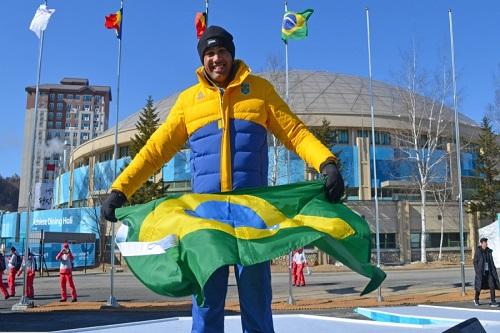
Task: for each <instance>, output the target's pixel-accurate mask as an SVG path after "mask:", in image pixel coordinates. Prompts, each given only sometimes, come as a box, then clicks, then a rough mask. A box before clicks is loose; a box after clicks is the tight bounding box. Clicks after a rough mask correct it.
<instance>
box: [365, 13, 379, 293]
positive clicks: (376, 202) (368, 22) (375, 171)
mask: <svg viewBox="0 0 500 333" xmlns="http://www.w3.org/2000/svg"><path fill="white" fill-rule="evenodd" d="M366 33H367V40H368V76H369V86H368V89H369V93H370V114H371V122H372V156H373V182H374V185H375V186H374V194H375V239H376V244H377V267H379V268H380V223H379V215H378V188H377V186H378V179H377V157H376V150H375V112H374V108H373V87H372V53H371V42H370V12H369V10H368V8H366ZM377 301H378V302H381V301H382V287H380V286H379V287H378V289H377Z"/></svg>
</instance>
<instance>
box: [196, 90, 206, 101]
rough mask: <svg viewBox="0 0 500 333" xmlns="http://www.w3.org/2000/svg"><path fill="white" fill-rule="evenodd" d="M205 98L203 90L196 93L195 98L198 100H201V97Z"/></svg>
mask: <svg viewBox="0 0 500 333" xmlns="http://www.w3.org/2000/svg"><path fill="white" fill-rule="evenodd" d="M204 98H205V95H204V94H203V92H201V91H200V92H199V93H198V95H197V96H196V100H198V101H201V100H202V99H204Z"/></svg>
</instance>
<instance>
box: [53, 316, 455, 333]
mask: <svg viewBox="0 0 500 333" xmlns="http://www.w3.org/2000/svg"><path fill="white" fill-rule="evenodd" d="M451 326H453V325H440V326H438V325H436V326H434V325H433V326H429V325H411V324H395V323H384V322H376V321H371V320H356V319H343V318H332V317H323V316H313V315H303V314H297V315H275V316H274V328H275V331H276V332H287V333H304V332H314V333H345V332H347V331H349V332H356V333H364V332H366V333H379V332H380V333H401V332H406V333H417V332H424V333H438V332H443V331H444V330H446V329H447V328H449V327H451ZM190 331H191V318H190V317H180V318H168V319H159V320H149V321H142V322H136V323H128V324H118V325H109V326H100V327H87V328H81V329H72V330H62V331H56V332H99V333H105V332H109V333H112V332H120V333H132V332H148V333H156V332H161V333H164V332H186V333H188V332H190ZM225 332H227V333H233V332H234V333H236V332H241V322H240V316H226V318H225Z"/></svg>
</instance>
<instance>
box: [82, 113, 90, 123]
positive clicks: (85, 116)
mask: <svg viewBox="0 0 500 333" xmlns="http://www.w3.org/2000/svg"><path fill="white" fill-rule="evenodd" d="M82 120H83V121H90V115H88V114H82Z"/></svg>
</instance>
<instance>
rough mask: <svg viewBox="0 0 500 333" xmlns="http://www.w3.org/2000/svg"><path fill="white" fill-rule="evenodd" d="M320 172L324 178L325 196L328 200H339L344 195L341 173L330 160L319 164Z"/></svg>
mask: <svg viewBox="0 0 500 333" xmlns="http://www.w3.org/2000/svg"><path fill="white" fill-rule="evenodd" d="M320 170H321V174H322V175H323V177H325V178H326V183H325V196H326V199H327V200H328V201H330V202H336V201H340V198H342V196H343V195H344V180H343V179H342V175H341V174H340V172H339V169H338V168H337V165H335V163H334V162H332V161H327V162H324V163H323V164H321V167H320Z"/></svg>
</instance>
